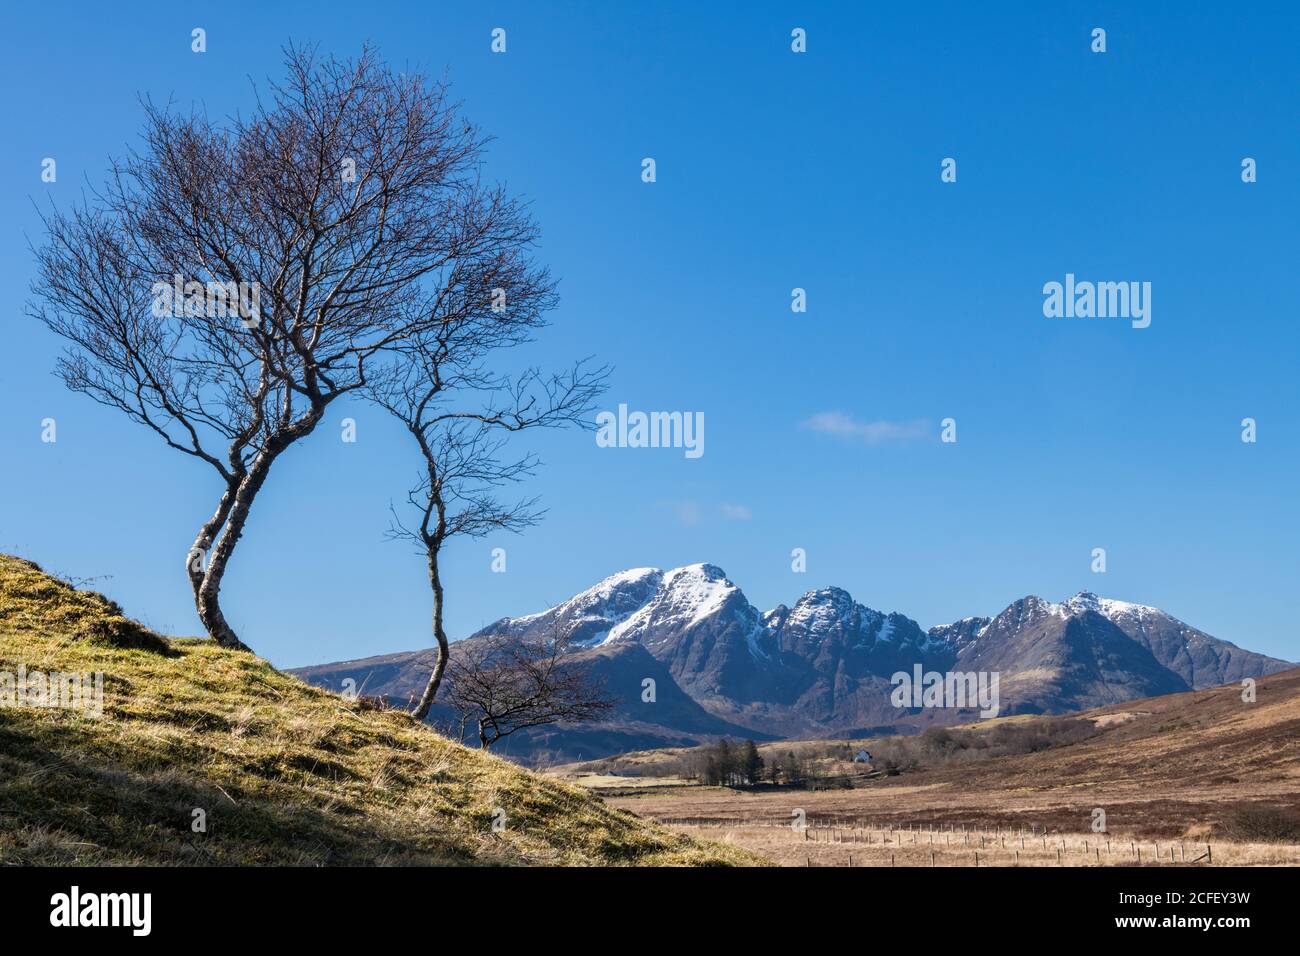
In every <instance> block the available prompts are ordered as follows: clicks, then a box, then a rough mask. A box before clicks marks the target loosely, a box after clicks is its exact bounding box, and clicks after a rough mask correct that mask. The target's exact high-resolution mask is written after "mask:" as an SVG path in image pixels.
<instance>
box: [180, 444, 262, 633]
mask: <svg viewBox="0 0 1300 956" xmlns="http://www.w3.org/2000/svg"><path fill="white" fill-rule="evenodd" d="M273 461H275V455H273V454H272V455H267V454H265V453H263V454H262V455H259V456H258V457H257V459H255V460H254V462H253V467H252V468H251V469H250V470H249V471H248V473H247V474H245V475H244V476H243V477H242V478H240V480H239V483H238V484H237V485H235V486H234V489H233V490H234V494H233V495H232V494H230V491H227V493H226V495H225V496H223V497H222V503H223V505H224V504H225V501H226V497H227V496H229V498H230V503H229V506H228V507H227V508H226V511H227V513H226V520H225V523H224V525H223V526H222V528H221V535H220V537H218V538H217V543H216V546H215V547H214V548H213V549H212V553H211V555H209V557H208V564H207V567H206V568H205V569H204V571H203V578H202V580H201V581H200V582H199V587H198V593H197V594H196V595H195V602H194V603H195V609H196V610H197V611H198V612H199V620H200V621H202V622H203V627H204V629H205V630H206V631H207V632H208V636H209V637H211V638H212V639H213V640H214V641H216V642H217V643H218V644H220V645H221V646H222V647H226V648H230V649H231V650H236V651H247V650H251V649H252V648H250V647H249V646H248V645H246V644H245V643H244V642H243V641H241V640H240V639H239V635H238V634H236V633H235V629H234V628H232V627H231V626H230V624H229V622H228V621H227V620H226V616H225V615H224V614H223V613H222V611H221V580H222V578H223V577H224V576H225V574H226V565H227V564H228V562H229V561H230V555H231V554H232V553H233V552H234V550H235V545H236V544H237V543H238V542H239V538H240V535H242V534H243V533H244V525H245V524H246V523H247V522H248V512H249V509H250V508H251V507H252V504H253V499H254V498H255V497H256V496H257V493H258V492H259V491H261V489H262V485H263V484H264V483H265V482H266V476H267V473H268V472H269V471H270V470H271V463H272V462H273ZM218 513H220V510H218ZM214 518H215V516H214Z"/></svg>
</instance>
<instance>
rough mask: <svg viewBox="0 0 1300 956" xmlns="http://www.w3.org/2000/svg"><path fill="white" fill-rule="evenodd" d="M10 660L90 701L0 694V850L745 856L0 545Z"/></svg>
mask: <svg viewBox="0 0 1300 956" xmlns="http://www.w3.org/2000/svg"><path fill="white" fill-rule="evenodd" d="M20 665H23V666H25V667H26V668H27V669H28V671H34V670H40V671H45V672H102V673H103V675H104V710H103V715H102V716H101V717H98V718H96V717H93V716H90V715H88V714H86V713H82V712H80V711H76V710H70V709H61V710H56V709H42V708H33V707H0V864H13V863H24V864H44V865H48V864H227V865H229V864H303V865H317V864H341V865H346V864H562V865H622V864H641V865H727V864H752V863H755V862H760V861H759V860H758V859H757V858H756V857H754V856H752V855H751V854H749V853H748V852H746V851H743V850H740V849H737V848H733V847H724V846H719V845H712V844H708V843H704V842H701V841H699V840H696V839H694V838H692V837H689V836H685V835H681V834H677V833H674V832H671V831H670V830H667V829H665V828H663V827H660V826H657V825H655V824H653V823H651V822H648V821H645V820H642V819H639V818H638V817H636V816H634V815H633V814H631V813H628V812H626V811H623V810H619V809H616V808H613V807H610V806H608V805H606V804H605V803H604V802H603V801H601V800H600V799H599V798H598V797H594V796H592V795H591V794H589V793H588V792H586V791H584V790H581V789H579V788H576V787H571V786H568V785H565V784H562V783H559V782H556V781H554V780H548V779H546V778H543V777H541V776H539V775H537V774H534V773H530V772H528V771H525V770H522V769H520V768H519V767H517V766H515V765H513V764H510V763H508V762H506V761H504V760H500V759H497V758H495V757H492V756H489V755H486V754H483V753H481V752H478V751H474V750H469V749H467V748H465V747H462V746H460V745H459V744H456V743H453V742H451V741H449V740H447V739H445V738H443V737H440V736H438V735H437V734H435V733H433V732H432V731H430V730H428V729H427V728H425V727H423V726H421V725H419V724H417V723H415V722H413V721H412V720H411V719H410V718H409V717H408V716H406V715H405V714H403V713H400V712H395V711H379V710H375V709H373V708H367V707H364V706H363V705H361V704H359V703H357V702H355V701H349V700H346V699H344V698H341V697H339V696H336V695H334V694H331V693H328V692H325V691H322V690H318V689H316V688H312V687H309V686H307V685H306V684H303V683H302V682H300V681H298V680H297V679H295V678H292V677H289V676H286V675H284V674H281V673H279V672H277V671H276V670H275V669H273V668H272V667H271V666H270V665H268V664H267V663H266V662H265V661H262V660H260V659H258V658H256V657H254V656H252V655H251V654H247V653H238V652H232V651H225V650H222V649H220V648H218V647H216V646H214V645H212V644H211V643H209V642H207V641H199V640H170V641H169V640H166V639H163V638H160V637H158V636H157V635H154V634H152V633H151V632H149V631H148V630H147V629H145V628H143V627H140V626H139V625H138V624H135V623H134V622H132V621H130V620H129V619H127V618H126V617H125V616H124V615H123V614H122V611H121V609H120V608H118V607H117V606H116V605H115V604H113V603H112V602H110V601H108V600H106V599H105V598H103V597H101V596H100V595H97V594H93V593H90V592H83V591H77V590H75V589H74V588H73V587H71V586H70V585H68V584H66V583H64V582H61V581H58V580H56V579H54V578H52V577H50V576H49V575H46V574H44V573H43V572H41V570H40V569H39V568H37V567H36V566H35V565H33V564H31V563H29V562H26V561H22V560H20V559H17V558H12V557H7V556H0V671H8V672H11V673H13V672H16V671H17V669H18V667H19V666H20ZM196 809H198V810H203V811H205V813H206V823H207V831H206V832H205V833H195V832H193V830H192V826H191V824H192V821H193V819H194V811H195V810H196ZM500 813H504V822H505V826H504V829H503V830H501V831H500V832H494V830H493V821H494V818H497V817H498V816H499V814H500Z"/></svg>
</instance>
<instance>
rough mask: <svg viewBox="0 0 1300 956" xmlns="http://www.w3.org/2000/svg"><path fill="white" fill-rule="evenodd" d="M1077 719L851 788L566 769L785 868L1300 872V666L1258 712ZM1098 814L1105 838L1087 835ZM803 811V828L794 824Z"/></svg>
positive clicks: (1205, 694)
mask: <svg viewBox="0 0 1300 956" xmlns="http://www.w3.org/2000/svg"><path fill="white" fill-rule="evenodd" d="M1080 716H1081V717H1083V718H1085V719H1087V720H1090V721H1092V723H1093V725H1094V726H1095V727H1096V728H1097V730H1098V731H1099V732H1098V733H1097V734H1096V735H1095V736H1092V737H1090V738H1088V739H1086V740H1083V741H1081V742H1075V743H1069V744H1066V745H1062V746H1056V747H1051V748H1049V749H1046V750H1040V751H1038V752H1034V753H1024V754H1016V755H1011V756H998V757H993V758H989V759H985V760H980V759H970V760H955V761H947V762H942V763H939V764H937V765H935V766H929V767H924V768H923V769H919V770H915V771H910V772H903V773H900V774H898V775H897V776H888V777H878V778H867V777H864V776H858V777H857V778H856V779H854V780H853V788H852V789H840V790H821V791H809V790H799V789H794V788H786V787H776V786H770V787H759V788H754V789H744V790H739V789H737V790H733V789H728V788H725V787H702V786H695V785H689V784H682V783H680V782H679V781H667V780H655V779H653V778H646V779H640V780H638V779H637V778H636V777H635V776H629V775H627V774H634V773H635V772H636V770H635V767H636V766H637V765H638V763H640V764H643V765H645V766H647V767H652V766H655V759H654V758H653V756H652V755H645V756H641V757H635V756H634V757H632V758H623V759H625V760H627V761H628V762H627V763H625V764H622V765H620V766H622V767H623V769H622V770H621V771H619V773H620V774H623V775H613V774H610V773H605V774H603V775H602V776H600V777H599V778H597V777H590V778H587V777H585V776H584V775H583V774H582V773H581V772H579V771H578V769H577V768H562V769H561V773H562V774H563V775H564V776H566V777H567V778H568V779H571V780H573V781H574V782H577V783H586V782H590V783H591V784H594V786H593V787H592V789H595V790H598V791H601V792H603V793H605V794H606V800H607V802H609V803H611V804H612V805H614V806H617V807H620V808H623V809H627V810H631V811H633V812H634V813H637V814H639V815H641V816H645V817H649V818H652V819H655V820H658V821H661V822H664V823H667V824H669V825H671V826H674V827H677V828H680V829H681V830H683V832H689V833H692V834H696V835H699V836H704V837H707V838H709V839H714V840H718V841H720V842H725V843H731V844H734V845H737V846H743V847H745V848H747V849H751V850H755V851H757V852H760V853H762V854H763V855H765V856H767V857H769V858H771V859H773V860H775V861H777V862H780V863H783V864H788V865H804V866H806V865H810V864H811V865H819V864H825V865H840V866H845V865H848V864H849V857H850V856H852V858H853V862H852V865H854V866H858V865H876V866H879V865H883V866H889V865H891V862H892V864H893V865H896V866H929V865H935V866H974V865H976V861H975V853H976V852H979V854H980V858H979V864H978V865H981V866H983V865H986V864H987V865H994V866H1009V865H1016V864H1017V863H1018V864H1019V865H1025V866H1030V865H1032V866H1041V865H1050V866H1058V865H1074V866H1084V865H1086V866H1097V865H1106V866H1110V865H1123V866H1131V865H1138V864H1139V862H1140V864H1141V865H1157V863H1158V864H1159V865H1166V866H1167V865H1171V863H1172V864H1174V865H1184V864H1186V865H1191V864H1192V863H1193V861H1196V862H1197V864H1198V865H1203V864H1206V863H1210V862H1212V863H1214V864H1223V865H1296V864H1300V829H1297V827H1298V826H1300V824H1298V823H1297V821H1300V670H1292V671H1287V672H1285V673H1282V674H1277V675H1273V676H1272V677H1267V678H1263V679H1261V680H1260V681H1259V683H1258V699H1257V700H1256V701H1255V702H1254V703H1245V702H1243V701H1242V699H1241V689H1240V688H1239V687H1237V686H1235V685H1227V686H1224V687H1219V688H1213V689H1210V690H1205V691H1195V692H1191V693H1186V694H1176V695H1170V696H1168V697H1160V698H1151V699H1148V700H1142V701H1130V702H1128V703H1126V704H1123V705H1115V706H1113V707H1108V708H1102V709H1099V710H1096V711H1090V712H1087V713H1085V714H1082V715H1080ZM1014 719H1015V720H1017V721H1022V722H1023V721H1025V720H1035V719H1037V718H1014ZM994 723H996V722H988V725H992V724H994ZM980 726H981V729H983V728H984V727H985V726H986V725H980ZM828 743H829V742H827V741H817V742H804V743H802V744H789V743H781V744H772V745H767V746H765V747H764V748H763V749H764V750H765V751H768V752H778V751H780V750H781V749H783V748H790V747H808V748H811V747H818V746H820V747H821V748H822V750H823V752H825V751H826V749H827V746H826V745H827V744H828ZM868 745H870V742H868ZM850 746H851V747H856V746H857V742H854V743H852V744H851V745H850ZM832 749H833V748H832ZM841 749H842V745H841ZM843 769H844V770H845V771H846V772H852V770H853V768H852V765H851V764H846V765H844V767H843ZM650 784H656V785H655V786H650ZM1094 808H1102V809H1104V810H1105V813H1106V830H1107V832H1106V833H1096V832H1092V828H1091V823H1092V814H1093V810H1094ZM800 814H802V819H804V820H805V821H806V825H807V827H808V829H807V830H806V832H802V833H801V832H798V831H796V830H794V829H793V828H792V826H791V825H792V823H793V822H794V820H795V819H796V816H798V815H800ZM1255 818H1263V819H1264V820H1265V823H1264V824H1263V825H1262V831H1261V832H1252V831H1251V830H1250V829H1249V827H1250V826H1251V825H1252V823H1251V821H1252V819H1255ZM1256 822H1257V821H1256ZM1243 828H1245V829H1243ZM932 840H933V841H934V843H933V851H934V854H935V856H934V859H933V863H932V862H931V856H930V853H931V849H932V845H931V841H932ZM1063 841H1064V845H1062V843H1063ZM980 844H982V845H980ZM1171 849H1172V850H1173V853H1174V856H1173V859H1172V860H1171V858H1170V850H1171ZM1058 851H1060V852H1059V856H1058ZM1099 851H1100V852H1099ZM1017 853H1018V854H1019V856H1017ZM1139 857H1140V859H1139Z"/></svg>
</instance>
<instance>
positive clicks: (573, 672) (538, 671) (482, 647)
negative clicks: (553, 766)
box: [447, 634, 614, 750]
mask: <svg viewBox="0 0 1300 956" xmlns="http://www.w3.org/2000/svg"><path fill="white" fill-rule="evenodd" d="M567 651H568V640H567V638H561V637H551V638H549V639H547V640H543V641H522V640H517V639H514V638H511V637H508V636H506V635H500V634H494V635H485V636H483V637H476V638H472V639H470V640H468V641H464V642H462V643H461V644H458V645H457V647H456V653H455V654H454V655H452V658H451V663H450V665H449V668H448V675H447V676H448V681H449V686H448V690H447V699H448V702H449V703H450V704H451V706H452V708H453V709H454V710H455V712H456V714H457V715H458V717H459V721H460V735H461V740H464V738H465V729H466V727H467V726H468V725H469V724H470V723H473V724H474V725H475V726H476V727H477V729H478V739H479V745H480V746H481V747H483V749H485V750H486V749H488V748H490V747H491V746H492V745H493V744H494V743H496V742H497V741H498V740H500V739H501V738H502V737H508V736H510V735H511V734H513V733H515V732H516V731H518V730H523V729H524V728H526V727H541V726H545V725H547V724H554V723H558V722H559V721H573V722H580V721H588V720H595V719H597V718H599V717H602V716H604V715H605V714H607V713H608V712H609V711H610V710H611V709H613V707H614V701H613V699H612V698H610V697H608V696H606V695H605V692H604V689H603V688H602V687H600V686H598V685H597V683H596V682H595V681H594V680H593V679H592V676H591V673H590V670H589V668H588V667H587V666H586V665H585V664H581V663H577V662H574V661H572V660H566V659H565V656H566V653H567Z"/></svg>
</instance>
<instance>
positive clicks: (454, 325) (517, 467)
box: [367, 277, 608, 720]
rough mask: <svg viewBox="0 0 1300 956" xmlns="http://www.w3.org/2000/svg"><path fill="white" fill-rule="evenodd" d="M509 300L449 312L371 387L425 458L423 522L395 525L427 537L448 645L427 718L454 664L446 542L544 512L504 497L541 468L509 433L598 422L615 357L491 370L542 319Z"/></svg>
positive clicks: (427, 694)
mask: <svg viewBox="0 0 1300 956" xmlns="http://www.w3.org/2000/svg"><path fill="white" fill-rule="evenodd" d="M519 281H520V282H523V281H525V277H520V280H519ZM508 301H509V300H508V299H505V300H503V299H500V298H499V299H498V300H497V305H498V310H499V311H498V312H497V313H496V314H494V315H493V317H492V318H491V319H487V320H485V319H482V318H481V317H466V318H463V319H458V320H457V321H454V322H447V323H445V324H444V325H442V326H441V327H440V328H438V329H437V330H436V331H434V332H431V333H429V334H428V335H426V336H423V337H421V339H419V340H418V341H416V342H412V343H411V344H410V346H409V347H408V348H407V349H406V351H407V353H408V355H409V357H410V361H408V362H406V363H404V364H403V365H400V366H395V367H393V368H391V369H390V370H389V371H388V374H386V375H384V376H381V377H379V378H377V380H376V381H375V382H374V383H372V385H371V387H370V388H369V389H368V390H367V392H368V394H369V395H370V396H371V397H372V398H373V399H374V400H375V401H376V402H377V403H378V404H380V405H381V406H383V407H384V408H386V409H387V410H388V411H389V412H391V413H392V414H393V415H395V416H396V417H397V418H398V419H399V420H400V421H401V422H402V424H403V425H404V426H405V428H406V429H407V431H408V432H409V433H410V434H411V436H412V437H413V438H414V440H415V444H416V447H417V448H418V449H419V452H420V458H421V470H420V476H419V480H418V482H417V484H416V485H415V487H414V488H412V490H411V491H410V492H409V493H408V496H407V499H408V501H409V503H410V504H411V505H412V507H413V508H414V510H415V513H416V515H417V516H418V519H419V520H418V523H417V524H415V525H414V527H407V526H406V525H405V524H404V523H403V522H402V520H401V518H400V517H399V516H397V515H396V514H394V524H393V528H392V530H391V531H390V534H391V535H392V536H394V537H399V538H407V539H410V540H413V541H415V542H417V543H418V545H419V546H420V548H421V549H422V551H423V553H424V557H425V561H426V566H427V569H428V577H429V587H430V589H431V590H432V592H433V621H432V625H433V636H434V640H435V641H436V643H437V646H438V651H437V657H436V658H435V660H434V665H433V669H432V671H431V672H430V674H429V680H428V682H427V683H426V684H425V688H424V692H423V693H422V694H421V696H420V700H419V701H418V702H417V703H416V705H415V707H414V709H413V710H412V715H413V716H414V717H416V718H417V719H419V720H423V719H424V718H425V716H426V715H427V714H428V713H429V708H430V706H432V704H433V701H434V698H435V697H436V696H437V694H438V687H439V685H440V684H441V683H442V677H443V673H444V671H445V670H446V667H447V657H448V646H449V645H448V640H447V634H446V630H445V629H444V627H443V610H444V605H445V596H444V590H443V584H442V574H441V565H440V559H441V556H442V549H443V546H444V545H445V544H446V543H447V541H448V540H450V539H452V538H456V537H469V538H478V537H482V536H484V535H486V534H488V533H490V532H492V531H520V530H522V529H523V528H526V527H529V526H531V525H533V524H535V523H536V522H537V521H538V520H539V519H540V517H541V514H542V512H541V511H540V510H539V509H538V508H537V499H536V498H535V497H532V498H526V499H523V500H520V501H516V502H507V503H503V502H501V501H499V500H498V498H497V496H496V490H497V489H498V488H500V487H501V486H503V485H508V484H511V483H514V482H518V481H521V480H523V479H524V478H527V477H529V476H531V475H532V473H533V469H534V468H535V467H536V465H537V464H538V461H537V458H536V456H535V455H532V454H528V455H525V456H523V457H519V458H502V452H503V450H504V448H505V444H506V439H507V437H508V436H509V433H511V432H520V431H524V430H527V429H533V428H559V427H564V426H567V425H578V426H580V427H581V426H584V425H589V421H588V420H587V416H588V414H589V412H590V411H591V408H592V404H593V402H594V400H595V398H596V396H597V395H599V394H600V392H601V391H602V390H603V388H604V384H605V380H606V378H607V375H608V369H607V368H606V367H604V366H602V367H599V368H593V367H590V366H589V365H588V364H587V362H586V360H584V361H580V362H578V363H576V364H575V365H574V367H573V369H572V370H571V371H569V372H568V373H567V374H563V375H551V376H549V377H547V376H543V375H542V374H541V373H540V372H539V371H537V370H536V369H529V370H526V371H525V372H523V373H522V374H519V375H516V376H508V375H501V374H497V373H493V372H491V371H489V370H487V369H486V368H485V367H484V364H483V359H484V357H485V356H487V355H488V354H489V353H491V352H493V351H495V350H498V349H501V348H506V347H510V346H514V345H519V344H521V343H523V342H525V341H527V340H528V338H529V336H530V335H531V333H532V331H533V330H534V329H536V328H537V327H538V326H539V325H540V322H539V320H537V319H536V317H534V316H532V315H531V314H530V313H529V312H525V313H524V314H523V315H522V316H519V315H515V314H514V312H513V310H512V308H511V307H509V306H508V305H507V302H508Z"/></svg>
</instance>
